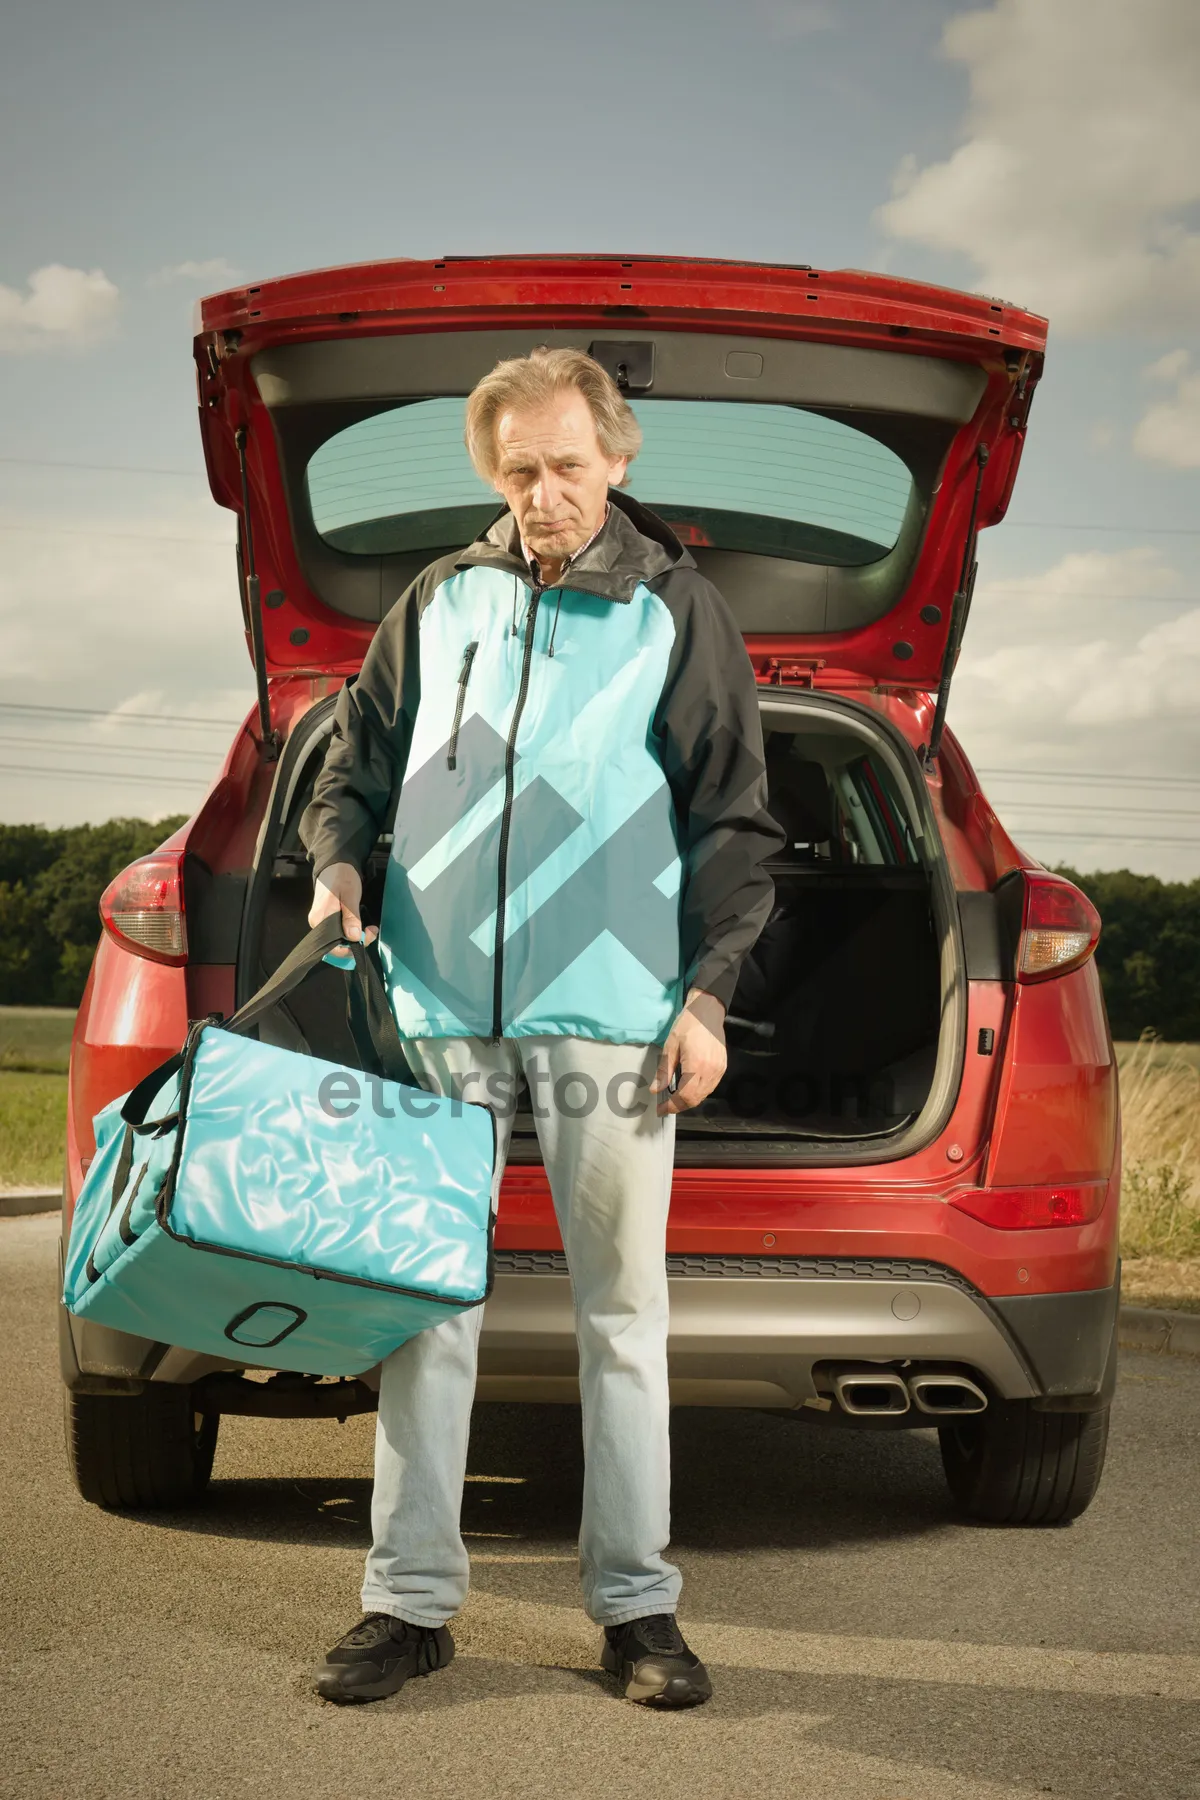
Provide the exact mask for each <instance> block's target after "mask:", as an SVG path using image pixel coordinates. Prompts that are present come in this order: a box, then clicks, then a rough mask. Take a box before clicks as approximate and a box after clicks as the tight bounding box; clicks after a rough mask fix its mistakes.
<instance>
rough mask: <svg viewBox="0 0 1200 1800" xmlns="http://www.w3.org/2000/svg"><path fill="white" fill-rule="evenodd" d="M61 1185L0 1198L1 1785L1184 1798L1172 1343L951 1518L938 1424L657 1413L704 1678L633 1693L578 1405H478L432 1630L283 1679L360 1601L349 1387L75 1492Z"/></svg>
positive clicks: (1190, 1367) (1179, 1445)
mask: <svg viewBox="0 0 1200 1800" xmlns="http://www.w3.org/2000/svg"><path fill="white" fill-rule="evenodd" d="M57 1229H58V1221H57V1218H56V1217H44V1218H31V1219H14V1220H5V1221H0V1319H2V1320H3V1322H4V1345H5V1350H6V1363H7V1370H8V1379H7V1381H6V1382H5V1384H4V1390H3V1399H2V1402H0V1405H2V1414H0V1443H2V1444H3V1446H4V1449H3V1460H2V1463H0V1571H2V1576H3V1588H4V1592H3V1603H2V1605H0V1632H2V1633H3V1639H4V1650H3V1665H4V1666H3V1676H2V1680H0V1744H2V1746H3V1752H2V1755H0V1794H3V1795H4V1796H9V1795H12V1796H19V1797H20V1800H41V1797H42V1796H53V1797H54V1800H59V1797H62V1796H71V1800H93V1797H95V1800H100V1797H104V1800H107V1796H109V1795H112V1796H114V1797H115V1796H120V1797H121V1800H176V1797H179V1800H184V1797H185V1796H186V1800H227V1797H228V1800H242V1797H243V1796H244V1797H245V1800H285V1797H286V1800H309V1797H310V1796H312V1797H316V1796H322V1797H323V1796H330V1797H335V1800H342V1797H344V1796H359V1795H362V1796H374V1795H376V1794H380V1793H387V1794H389V1795H392V1794H401V1795H404V1796H405V1797H406V1800H413V1797H417V1796H419V1797H420V1800H442V1797H443V1796H445V1797H446V1800H449V1797H451V1796H453V1797H454V1800H476V1797H477V1796H478V1797H480V1800H483V1797H491V1796H513V1797H521V1800H523V1797H524V1796H535V1795H536V1796H538V1797H539V1800H542V1797H545V1800H559V1797H561V1796H567V1800H618V1797H620V1796H623V1795H625V1794H630V1795H635V1796H639V1797H647V1800H650V1797H652V1800H685V1797H686V1800H726V1797H728V1800H743V1797H748V1796H758V1795H776V1794H778V1795H786V1796H788V1797H789V1800H791V1797H793V1796H796V1797H803V1800H985V1797H986V1800H1017V1797H1018V1796H1020V1797H1021V1800H1025V1796H1029V1795H1043V1794H1056V1795H1060V1796H1070V1797H1071V1800H1110V1797H1112V1800H1115V1797H1116V1796H1122V1797H1127V1800H1195V1797H1196V1796H1197V1794H1200V1734H1198V1730H1197V1727H1198V1724H1200V1654H1198V1651H1200V1643H1198V1641H1197V1640H1198V1635H1200V1634H1198V1629H1197V1627H1198V1623H1200V1604H1198V1602H1200V1556H1198V1554H1197V1552H1198V1548H1200V1459H1198V1456H1197V1452H1198V1450H1200V1361H1197V1360H1192V1359H1189V1358H1186V1357H1155V1356H1137V1355H1131V1356H1128V1357H1126V1358H1125V1360H1124V1365H1123V1374H1122V1385H1121V1388H1120V1391H1119V1396H1118V1405H1117V1409H1116V1417H1115V1425H1114V1438H1113V1442H1112V1445H1111V1448H1110V1452H1109V1465H1108V1471H1107V1474H1106V1477H1105V1481H1104V1485H1103V1487H1102V1489H1101V1492H1100V1495H1099V1498H1098V1499H1097V1501H1096V1502H1095V1504H1094V1505H1093V1507H1092V1508H1091V1510H1090V1511H1089V1512H1088V1513H1087V1514H1086V1515H1085V1517H1084V1518H1083V1519H1081V1520H1079V1521H1078V1522H1077V1523H1076V1524H1075V1525H1073V1526H1071V1527H1069V1528H1065V1529H1060V1530H1050V1531H1009V1530H980V1529H972V1528H968V1527H966V1526H964V1525H961V1524H959V1523H957V1522H956V1521H955V1519H954V1518H953V1516H952V1515H951V1513H950V1510H949V1507H948V1504H947V1500H946V1495H945V1492H944V1489H943V1485H942V1477H941V1470H940V1464H939V1462H938V1455H937V1445H936V1440H935V1438H934V1436H933V1434H932V1433H925V1432H921V1433H909V1434H905V1435H888V1436H882V1435H877V1436H872V1437H859V1436H854V1435H850V1434H848V1433H847V1434H842V1433H838V1434H834V1433H832V1432H830V1433H823V1432H821V1431H820V1429H819V1427H809V1426H805V1425H801V1424H797V1423H795V1422H794V1421H792V1420H789V1419H784V1418H776V1417H772V1416H768V1415H765V1414H761V1413H760V1414H754V1413H739V1412H732V1411H718V1410H712V1411H689V1410H680V1411H678V1412H677V1413H676V1415H675V1419H674V1456H675V1463H674V1468H675V1550H674V1553H675V1554H676V1556H677V1558H678V1560H679V1562H680V1564H681V1566H682V1567H683V1570H684V1577H685V1588H684V1606H683V1609H682V1611H681V1619H682V1623H683V1624H684V1626H685V1629H686V1631H687V1633H688V1635H689V1637H690V1638H691V1640H692V1642H693V1643H694V1645H695V1647H696V1648H697V1649H698V1650H699V1651H700V1652H701V1653H702V1654H703V1655H704V1657H705V1658H706V1660H707V1661H708V1663H709V1666H710V1668H711V1670H712V1673H713V1678H714V1684H715V1688H716V1694H715V1697H714V1699H713V1700H712V1701H711V1702H710V1703H709V1705H707V1706H705V1707H702V1708H700V1709H699V1710H697V1711H695V1712H692V1713H686V1714H668V1715H662V1714H647V1713H646V1712H644V1711H642V1710H641V1709H639V1708H637V1707H634V1706H632V1705H630V1704H629V1703H628V1702H626V1701H623V1700H621V1699H620V1698H619V1697H618V1695H617V1693H616V1689H615V1687H614V1686H613V1685H612V1684H611V1683H610V1681H609V1679H608V1678H607V1677H606V1676H604V1675H602V1674H601V1673H600V1672H599V1671H598V1669H597V1668H596V1666H595V1665H596V1656H597V1651H598V1642H599V1634H598V1632H597V1631H596V1630H595V1628H594V1627H592V1626H591V1625H589V1623H588V1621H587V1620H586V1619H585V1617H584V1615H583V1614H582V1612H581V1611H580V1609H579V1607H578V1604H577V1599H576V1585H575V1581H576V1569H575V1554H574V1534H575V1527H576V1523H577V1519H578V1506H579V1492H580V1452H579V1446H578V1439H579V1420H578V1414H577V1412H576V1411H575V1410H574V1409H571V1408H541V1409H538V1408H524V1407H515V1406H508V1407H501V1406H490V1407H481V1408H480V1409H479V1410H478V1412H477V1414H476V1421H475V1429H474V1435H473V1439H472V1452H471V1463H470V1468H471V1480H470V1482H469V1485H468V1489H467V1499H466V1520H465V1524H466V1529H467V1530H468V1531H469V1533H470V1536H469V1539H468V1541H469V1543H470V1544H471V1546H472V1549H473V1553H474V1584H473V1590H472V1595H471V1598H470V1600H469V1602H468V1605H467V1608H466V1609H465V1611H464V1612H463V1613H462V1615H461V1616H460V1619H459V1621H458V1625H457V1627H456V1637H457V1641H458V1657H457V1660H456V1661H455V1662H454V1663H453V1665H452V1666H451V1667H450V1668H449V1669H448V1670H446V1671H444V1672H442V1673H440V1674H438V1675H436V1676H434V1677H432V1678H430V1679H428V1680H424V1681H420V1682H412V1683H410V1684H409V1686H408V1687H406V1688H405V1689H403V1690H402V1692H401V1693H400V1694H398V1695H395V1696H393V1698H391V1699H390V1700H386V1701H382V1702H380V1703H378V1704H376V1705H373V1706H370V1707H358V1708H337V1707H332V1706H328V1705H326V1704H324V1703H323V1702H321V1701H319V1700H317V1699H316V1698H315V1696H314V1695H313V1694H312V1693H311V1692H310V1691H309V1686H308V1677H309V1669H310V1666H311V1665H312V1664H313V1663H314V1662H315V1661H317V1660H319V1657H320V1653H321V1651H322V1650H323V1648H324V1647H325V1646H326V1645H327V1644H329V1643H331V1642H332V1641H333V1640H334V1639H335V1638H337V1637H339V1636H340V1635H341V1633H342V1632H343V1631H344V1630H345V1629H347V1628H348V1626H349V1625H351V1624H352V1623H353V1622H354V1621H355V1620H356V1618H357V1617H358V1602H357V1594H358V1586H359V1579H360V1572H361V1566H362V1558H363V1552H364V1548H365V1546H366V1544H367V1525H366V1520H367V1507H368V1500H369V1493H370V1487H369V1479H370V1450H371V1430H372V1427H373V1423H374V1421H373V1419H357V1420H351V1421H349V1422H348V1423H347V1424H346V1425H344V1426H338V1425H336V1424H333V1423H329V1424H324V1423H321V1424H296V1423H282V1422H261V1421H252V1420H243V1419H233V1420H226V1421H224V1422H223V1424H222V1431H221V1442H220V1447H219V1449H218V1452H217V1465H216V1471H215V1475H214V1483H213V1487H212V1489H211V1494H210V1498H209V1500H208V1502H207V1504H206V1505H204V1506H203V1508H197V1509H196V1510H195V1511H194V1512H191V1513H186V1514H178V1513H176V1514H160V1515H158V1516H157V1517H156V1516H154V1515H151V1514H143V1515H117V1514H112V1513H109V1514H106V1513H103V1512H101V1511H99V1510H97V1509H95V1508H92V1507H89V1506H86V1505H84V1503H83V1502H82V1501H81V1500H80V1499H79V1498H78V1496H77V1494H76V1493H75V1491H74V1489H73V1488H72V1487H71V1485H70V1482H69V1480H68V1477H67V1474H66V1469H65V1466H64V1461H63V1454H62V1448H61V1420H60V1394H59V1378H58V1372H57V1366H56V1354H55V1338H54V1314H53V1300H54V1280H55V1268H54V1243H55V1237H56V1233H57Z"/></svg>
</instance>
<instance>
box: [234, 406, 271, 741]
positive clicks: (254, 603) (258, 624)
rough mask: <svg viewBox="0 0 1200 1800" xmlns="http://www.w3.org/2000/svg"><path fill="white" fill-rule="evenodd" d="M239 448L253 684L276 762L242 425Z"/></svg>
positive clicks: (241, 561)
mask: <svg viewBox="0 0 1200 1800" xmlns="http://www.w3.org/2000/svg"><path fill="white" fill-rule="evenodd" d="M233 441H234V443H235V444H236V445H237V455H238V468H239V469H240V471H241V476H242V529H241V532H240V533H239V542H238V549H239V556H238V569H239V573H240V574H241V576H242V581H243V596H244V602H245V613H246V620H247V623H248V625H249V627H250V654H251V657H252V659H253V662H254V682H255V686H256V688H257V690H258V729H259V740H258V750H259V755H260V756H261V757H263V759H264V760H265V761H266V762H275V761H276V760H277V758H278V756H279V752H280V750H281V748H282V743H283V740H282V739H281V738H280V736H279V733H278V732H277V731H276V730H275V729H274V727H273V726H272V724H271V695H270V690H269V689H268V687H267V656H266V651H265V650H264V648H263V622H262V595H261V592H260V589H259V581H258V575H257V572H256V570H255V567H254V527H253V526H252V525H251V523H250V478H249V476H248V475H247V473H246V427H245V426H244V425H239V426H238V428H237V430H236V431H235V432H234V434H233Z"/></svg>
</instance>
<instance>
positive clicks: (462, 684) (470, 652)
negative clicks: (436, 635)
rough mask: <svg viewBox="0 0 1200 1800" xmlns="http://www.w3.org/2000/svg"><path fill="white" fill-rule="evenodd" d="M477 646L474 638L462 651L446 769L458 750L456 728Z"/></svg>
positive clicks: (450, 764) (477, 640) (449, 766)
mask: <svg viewBox="0 0 1200 1800" xmlns="http://www.w3.org/2000/svg"><path fill="white" fill-rule="evenodd" d="M478 648H479V639H478V638H476V639H475V641H474V643H471V644H468V645H467V647H466V649H465V650H464V651H463V664H462V672H461V673H460V675H459V677H458V700H457V701H456V703H455V707H454V724H453V726H452V728H451V731H450V748H449V750H448V751H447V752H446V767H447V768H448V769H453V768H454V767H455V753H456V751H457V750H458V728H459V726H460V725H461V724H462V716H463V702H464V700H465V699H466V697H467V683H468V681H470V679H471V664H472V663H473V662H474V660H475V652H476V651H477V650H478Z"/></svg>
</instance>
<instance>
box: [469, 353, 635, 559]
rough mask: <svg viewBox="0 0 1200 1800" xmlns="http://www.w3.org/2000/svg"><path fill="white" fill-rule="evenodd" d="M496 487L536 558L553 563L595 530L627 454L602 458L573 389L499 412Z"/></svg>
mask: <svg viewBox="0 0 1200 1800" xmlns="http://www.w3.org/2000/svg"><path fill="white" fill-rule="evenodd" d="M496 448H497V451H498V453H499V460H498V467H497V469H496V492H497V493H498V494H503V496H504V498H505V500H507V502H508V504H509V507H510V509H511V511H512V514H513V517H514V518H515V519H516V521H517V524H518V526H519V527H520V531H521V536H522V537H523V538H524V540H525V542H526V543H527V544H528V546H529V548H530V550H532V552H533V554H534V555H535V556H536V557H537V559H538V561H539V562H540V563H541V562H549V563H559V564H561V562H562V561H563V560H564V558H566V557H568V556H572V555H574V553H575V551H576V550H578V549H580V548H581V547H582V545H584V544H586V543H587V541H588V539H589V538H590V537H591V536H592V535H593V534H594V533H595V532H596V531H598V530H599V529H600V524H601V521H602V520H603V518H604V508H605V504H606V502H607V496H608V489H609V487H610V486H614V485H616V484H617V483H619V482H621V481H622V480H623V479H624V476H625V469H626V465H627V462H628V458H627V457H624V456H615V457H613V456H606V455H605V454H604V451H603V450H602V449H601V448H600V440H599V438H598V437H597V436H596V421H595V419H593V417H592V409H591V407H590V406H589V405H588V403H587V401H586V400H585V399H584V397H583V395H582V394H581V393H580V392H579V390H578V388H566V389H564V390H563V391H562V393H559V394H556V395H555V396H554V398H553V400H551V401H550V402H549V404H548V405H546V406H539V407H531V408H530V409H529V410H528V411H522V410H516V409H514V410H513V411H512V412H506V413H502V414H501V415H500V418H499V419H498V420H497V423H496Z"/></svg>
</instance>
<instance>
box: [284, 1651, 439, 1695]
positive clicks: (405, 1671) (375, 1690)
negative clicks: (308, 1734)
mask: <svg viewBox="0 0 1200 1800" xmlns="http://www.w3.org/2000/svg"><path fill="white" fill-rule="evenodd" d="M453 1661H454V1646H453V1644H451V1646H450V1654H449V1656H447V1657H446V1659H445V1660H444V1661H443V1662H437V1663H432V1664H431V1665H430V1666H429V1667H428V1668H425V1669H420V1668H413V1667H412V1666H411V1665H408V1664H404V1663H402V1664H400V1665H399V1667H398V1668H396V1669H394V1670H393V1671H392V1673H391V1674H390V1675H385V1676H384V1678H383V1680H382V1681H373V1682H372V1683H371V1685H370V1686H369V1687H358V1688H355V1689H354V1690H353V1691H352V1692H350V1693H347V1691H346V1690H345V1688H343V1687H340V1686H338V1685H337V1676H338V1672H339V1671H340V1669H341V1668H342V1667H343V1666H344V1665H342V1664H340V1663H325V1664H324V1665H323V1666H322V1667H321V1668H320V1669H319V1670H318V1671H317V1679H316V1681H315V1683H314V1684H313V1685H314V1687H315V1690H316V1692H317V1694H318V1695H319V1696H320V1698H321V1699H322V1700H330V1701H332V1702H333V1704H334V1705H335V1706H357V1705H359V1704H360V1702H362V1701H364V1700H386V1699H387V1698H388V1696H389V1694H398V1693H399V1692H400V1689H401V1688H402V1687H403V1686H404V1684H405V1682H406V1681H410V1680H411V1679H412V1677H413V1676H414V1675H436V1674H437V1673H438V1672H439V1670H441V1669H445V1668H448V1667H449V1666H450V1664H451V1663H452V1662H453ZM351 1666H353V1665H351ZM327 1670H328V1671H330V1672H331V1677H332V1678H331V1680H330V1684H329V1686H328V1687H323V1686H322V1677H323V1676H324V1675H325V1673H326V1671H327Z"/></svg>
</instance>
